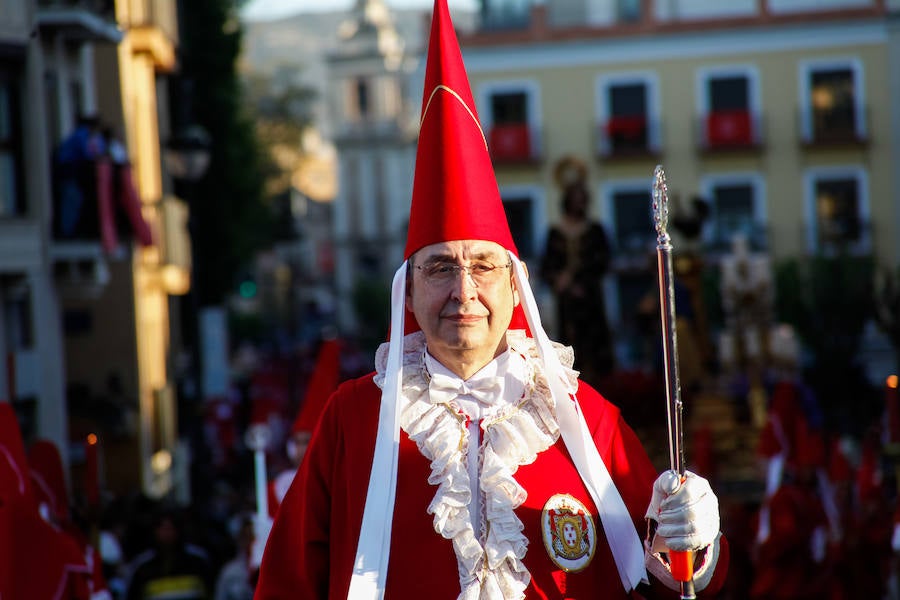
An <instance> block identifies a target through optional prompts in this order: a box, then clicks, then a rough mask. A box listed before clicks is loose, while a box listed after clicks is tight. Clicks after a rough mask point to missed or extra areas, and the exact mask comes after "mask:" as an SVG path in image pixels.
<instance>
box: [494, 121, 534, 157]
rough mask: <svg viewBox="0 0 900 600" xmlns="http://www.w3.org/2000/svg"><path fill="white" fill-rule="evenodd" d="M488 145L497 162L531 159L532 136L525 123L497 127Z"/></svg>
mask: <svg viewBox="0 0 900 600" xmlns="http://www.w3.org/2000/svg"><path fill="white" fill-rule="evenodd" d="M488 144H489V146H490V149H491V156H492V157H493V158H494V159H495V160H529V159H531V136H530V135H529V131H528V125H527V124H525V123H507V124H504V125H495V126H494V127H493V128H491V133H490V140H489V141H488Z"/></svg>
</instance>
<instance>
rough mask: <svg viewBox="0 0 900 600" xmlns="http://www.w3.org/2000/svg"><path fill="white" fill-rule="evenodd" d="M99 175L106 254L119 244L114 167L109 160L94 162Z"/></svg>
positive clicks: (98, 206)
mask: <svg viewBox="0 0 900 600" xmlns="http://www.w3.org/2000/svg"><path fill="white" fill-rule="evenodd" d="M94 173H95V174H96V176H97V216H98V218H99V219H100V242H101V244H102V245H103V251H104V252H105V253H106V254H112V253H113V252H114V251H115V249H116V246H118V245H119V236H118V235H117V234H116V212H115V209H114V207H113V169H112V164H110V162H109V161H108V160H105V159H104V160H98V161H97V162H96V163H94Z"/></svg>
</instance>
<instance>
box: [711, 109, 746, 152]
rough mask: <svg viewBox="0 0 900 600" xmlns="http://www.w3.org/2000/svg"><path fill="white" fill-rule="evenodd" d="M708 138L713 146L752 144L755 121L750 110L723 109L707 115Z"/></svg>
mask: <svg viewBox="0 0 900 600" xmlns="http://www.w3.org/2000/svg"><path fill="white" fill-rule="evenodd" d="M706 139H707V142H708V144H709V145H710V146H711V147H722V146H750V145H752V144H753V122H752V120H751V118H750V111H747V110H722V111H716V112H711V113H709V114H708V115H707V116H706Z"/></svg>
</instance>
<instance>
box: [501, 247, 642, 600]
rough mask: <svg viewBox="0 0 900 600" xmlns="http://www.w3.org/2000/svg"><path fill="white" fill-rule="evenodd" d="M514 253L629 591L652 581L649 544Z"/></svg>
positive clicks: (583, 471) (556, 391)
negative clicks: (637, 527)
mask: <svg viewBox="0 0 900 600" xmlns="http://www.w3.org/2000/svg"><path fill="white" fill-rule="evenodd" d="M509 257H510V259H511V260H512V263H513V268H514V270H515V271H514V272H515V277H516V287H517V288H518V290H519V297H520V299H521V301H522V308H523V309H524V311H525V318H526V320H527V321H528V326H529V327H530V328H531V333H532V335H533V336H534V339H535V341H536V342H537V347H538V354H539V355H540V357H541V359H542V360H543V362H544V368H545V369H546V373H547V380H548V383H549V385H550V393H551V394H552V395H553V400H554V402H555V403H556V415H557V418H558V419H559V431H560V434H561V435H562V438H563V441H564V442H565V444H566V448H568V450H569V454H571V456H572V461H573V462H574V463H575V468H576V469H577V470H578V474H579V475H581V479H582V481H583V482H584V485H585V486H586V487H587V489H588V492H590V494H591V498H592V499H593V500H594V504H595V505H596V506H597V510H598V511H599V513H600V521H601V522H602V523H603V530H604V532H605V533H606V538H607V540H609V546H610V550H611V551H612V555H613V558H614V559H615V562H616V568H617V569H618V570H619V577H620V578H621V579H622V585H623V586H624V587H625V591H626V592H630V591H631V590H632V589H634V588H636V587H637V586H638V584H639V583H641V582H647V581H648V579H647V570H646V568H645V566H644V547H643V545H642V544H641V540H640V537H639V536H638V533H637V530H635V528H634V523H633V522H632V520H631V515H630V514H629V513H628V508H627V507H626V506H625V502H624V501H623V500H622V496H621V494H619V490H618V489H616V485H615V483H613V480H612V477H610V475H609V471H608V470H607V469H606V465H605V464H604V463H603V459H601V458H600V453H599V452H598V451H597V447H596V446H595V445H594V441H593V438H592V437H591V434H590V431H588V428H587V423H586V422H585V420H584V415H582V414H581V407H580V406H579V405H578V399H577V398H575V397H574V395H573V394H574V393H575V390H569V389H566V388H567V386H566V385H565V384H564V382H565V378H564V374H563V369H562V365H561V364H560V362H559V356H557V354H556V352H555V351H554V350H553V345H552V344H551V342H550V338H549V337H547V334H546V332H544V328H543V326H542V325H541V317H540V315H539V314H538V310H537V302H536V301H535V299H534V294H533V293H532V291H531V285H530V284H529V283H528V278H527V277H526V275H525V269H523V268H522V263H521V262H520V261H519V259H518V258H516V257H515V256H514V255H513V254H512V253H511V252H510V253H509Z"/></svg>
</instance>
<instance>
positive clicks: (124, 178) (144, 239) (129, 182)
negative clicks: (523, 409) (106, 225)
mask: <svg viewBox="0 0 900 600" xmlns="http://www.w3.org/2000/svg"><path fill="white" fill-rule="evenodd" d="M118 171H119V203H120V204H121V205H122V209H123V210H124V211H125V214H126V215H127V216H128V221H129V222H130V223H131V229H132V231H134V236H135V238H136V239H137V241H138V242H139V243H140V244H141V246H152V245H153V234H152V232H151V231H150V226H149V225H147V221H145V220H144V216H143V215H142V214H141V199H140V197H138V193H137V189H136V188H135V187H134V177H133V176H132V171H131V165H129V164H122V165H119V168H118Z"/></svg>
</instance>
